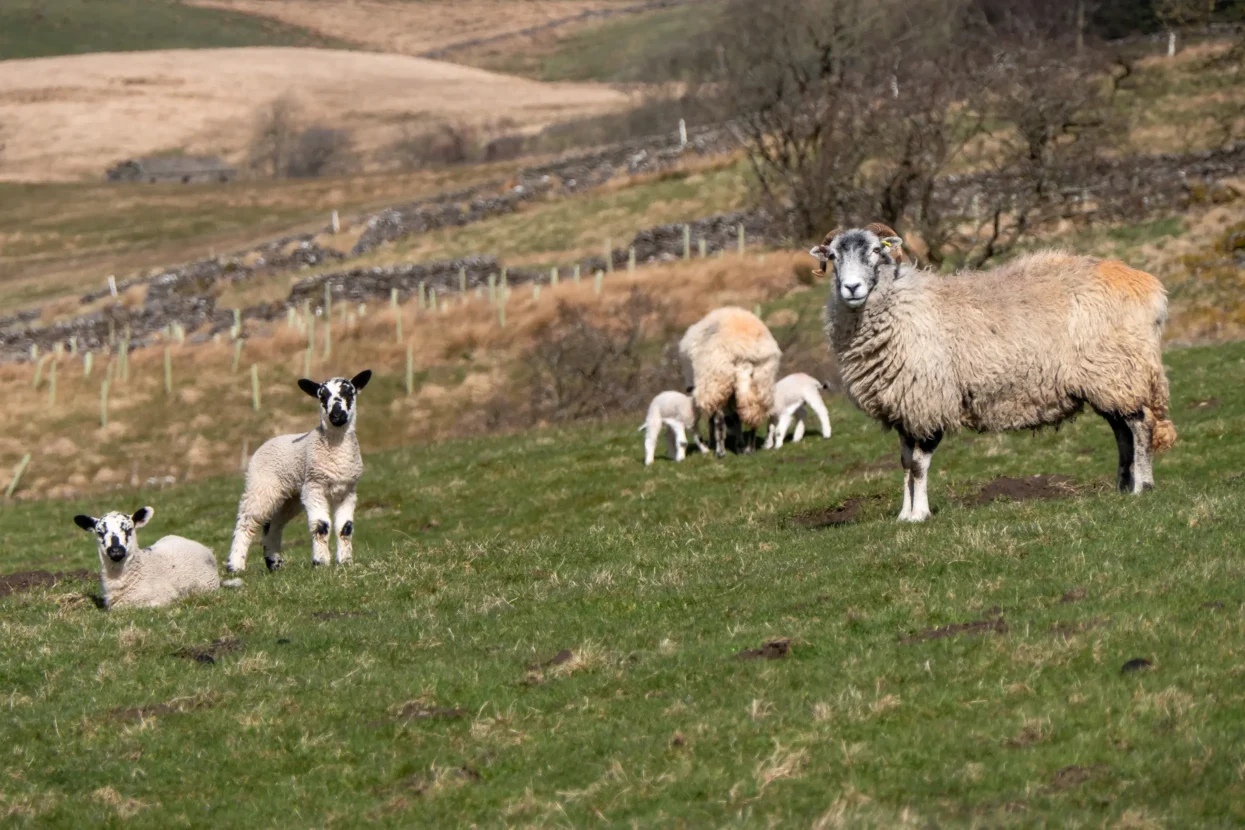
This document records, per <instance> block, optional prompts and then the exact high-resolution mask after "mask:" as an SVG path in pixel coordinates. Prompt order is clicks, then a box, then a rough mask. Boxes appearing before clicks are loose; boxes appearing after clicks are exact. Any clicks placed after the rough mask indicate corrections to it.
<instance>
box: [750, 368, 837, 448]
mask: <svg viewBox="0 0 1245 830" xmlns="http://www.w3.org/2000/svg"><path fill="white" fill-rule="evenodd" d="M825 387H826V384H825V383H823V382H822V381H820V380H818V379H817V378H815V377H813V376H812V375H806V374H804V373H803V372H796V373H794V374H790V375H787V376H786V377H785V378H783V379H782V380H780V381H778V383H777V384H775V385H774V409H773V411H772V412H771V413H770V416H769V434H768V435H767V436H766V438H765V448H766V449H779V448H781V447H782V445H783V442H784V441H786V440H787V430H788V429H790V428H791V424H792V422H793V421H794V422H795V435H794V436H793V437H792V439H791V440H792V441H800V440H801V439H803V438H804V415H805V409H811V410H813V414H815V415H816V416H817V423H818V426H819V427H820V428H821V437H822V438H829V437H830V413H829V412H827V411H826V404H825V402H824V401H822V399H821V390H822V389H824V388H825Z"/></svg>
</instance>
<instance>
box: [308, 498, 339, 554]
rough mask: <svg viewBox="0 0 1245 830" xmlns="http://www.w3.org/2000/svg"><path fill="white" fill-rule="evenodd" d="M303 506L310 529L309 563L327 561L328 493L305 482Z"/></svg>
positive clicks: (331, 521) (330, 517) (330, 523)
mask: <svg viewBox="0 0 1245 830" xmlns="http://www.w3.org/2000/svg"><path fill="white" fill-rule="evenodd" d="M303 507H304V508H305V509H306V510H307V529H308V530H310V531H311V564H312V565H327V564H328V563H329V531H330V530H331V529H332V527H333V516H332V513H331V512H330V507H329V498H328V494H327V493H326V492H325V491H324V489H323V488H321V487H319V486H317V485H313V484H310V483H309V484H307V485H306V486H305V487H304V488H303Z"/></svg>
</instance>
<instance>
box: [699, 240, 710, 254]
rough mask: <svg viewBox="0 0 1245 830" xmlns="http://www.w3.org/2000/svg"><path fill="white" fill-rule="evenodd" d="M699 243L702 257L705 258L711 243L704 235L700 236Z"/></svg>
mask: <svg viewBox="0 0 1245 830" xmlns="http://www.w3.org/2000/svg"><path fill="white" fill-rule="evenodd" d="M699 245H700V258H701V259H704V258H705V257H706V256H707V255H708V253H709V243H708V242H706V241H705V238H704V237H703V236H702V237H701V238H700V243H699Z"/></svg>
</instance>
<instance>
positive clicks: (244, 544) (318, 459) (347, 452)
mask: <svg viewBox="0 0 1245 830" xmlns="http://www.w3.org/2000/svg"><path fill="white" fill-rule="evenodd" d="M371 377H372V373H371V371H364V372H360V373H359V374H357V375H355V376H354V377H353V378H351V379H349V380H347V379H346V378H332V379H330V380H326V381H325V382H324V383H316V382H315V381H314V380H308V379H306V378H303V379H302V380H300V381H299V382H298V386H299V388H300V389H302V390H303V391H304V392H306V393H307V394H308V395H310V396H311V397H313V398H316V399H317V400H319V401H320V426H319V427H317V428H316V429H314V430H312V431H311V432H306V433H303V434H302V435H279V436H277V437H276V438H272V439H270V440H268V441H265V442H264V444H263V445H262V446H260V448H259V449H258V450H256V451H255V455H254V456H252V457H251V462H250V464H249V465H248V466H247V470H246V489H245V490H244V491H243V493H242V500H241V501H240V502H239V503H238V523H237V526H236V527H235V528H234V531H233V545H232V546H231V547H230V550H229V561H228V562H226V564H225V567H226V568H227V569H228V570H229V571H230V572H231V573H234V572H237V571H242V570H245V569H246V554H247V549H248V548H250V546H251V540H252V538H254V536H255V532H256V531H257V530H259V528H260V527H263V529H264V538H263V545H264V562H265V563H266V564H267V565H268V570H270V571H275V570H277V569H278V568H280V567H281V565H282V564H283V562H284V560H283V559H282V558H281V534H282V531H283V530H284V529H285V525H286V524H287V523H288V522H289V521H290V519H292V518H294V517H295V516H296V515H298V511H299V509H300V506H301V507H302V508H305V509H306V511H307V525H308V527H309V528H310V529H311V562H312V564H313V565H327V564H328V563H329V530H330V529H332V527H334V525H335V526H336V528H337V562H338V564H339V565H345V564H347V563H349V562H350V561H351V559H352V558H353V550H352V545H351V537H352V535H353V533H354V508H355V502H356V500H357V496H356V494H355V485H356V484H357V483H358V481H359V477H360V476H361V475H363V456H362V455H361V454H360V452H359V441H358V439H357V438H356V437H355V401H356V396H357V393H358V392H359V391H360V390H361V389H363V387H365V386H367V382H368V381H369V380H370V379H371Z"/></svg>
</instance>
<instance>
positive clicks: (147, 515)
mask: <svg viewBox="0 0 1245 830" xmlns="http://www.w3.org/2000/svg"><path fill="white" fill-rule="evenodd" d="M154 515H156V509H155V508H154V507H140V508H138V509H137V510H135V511H134V515H133V516H131V517H130V521H132V522H134V526H135V527H142V526H143V525H145V524H147V523H148V522H149V521H151V517H152V516H154Z"/></svg>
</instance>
